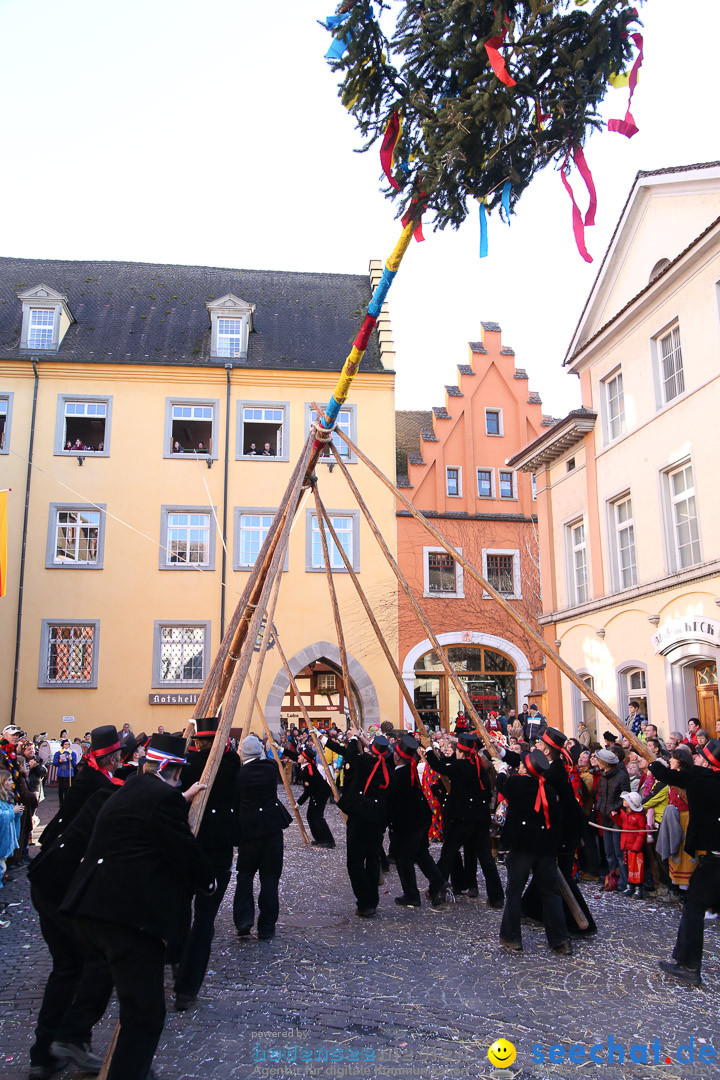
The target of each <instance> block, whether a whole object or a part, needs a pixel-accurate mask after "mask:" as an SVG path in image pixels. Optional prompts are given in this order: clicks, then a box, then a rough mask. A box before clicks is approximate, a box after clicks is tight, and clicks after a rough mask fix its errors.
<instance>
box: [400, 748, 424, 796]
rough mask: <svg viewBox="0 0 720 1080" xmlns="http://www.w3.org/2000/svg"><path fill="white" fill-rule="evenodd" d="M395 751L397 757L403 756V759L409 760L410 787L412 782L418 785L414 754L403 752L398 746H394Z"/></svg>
mask: <svg viewBox="0 0 720 1080" xmlns="http://www.w3.org/2000/svg"><path fill="white" fill-rule="evenodd" d="M395 753H396V754H398V756H399V757H401V758H404V759H405V761H409V762H410V787H413V785H414V784H417V786H418V787H420V776H419V774H418V769H417V762H416V761H415V755H414V754H404V753H403V751H402V750H401V749H400V747H399V746H396V747H395Z"/></svg>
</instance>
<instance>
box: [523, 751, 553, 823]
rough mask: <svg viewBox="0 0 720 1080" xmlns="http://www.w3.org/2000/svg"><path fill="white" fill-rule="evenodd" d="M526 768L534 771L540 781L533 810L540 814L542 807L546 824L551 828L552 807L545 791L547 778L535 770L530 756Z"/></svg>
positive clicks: (526, 759)
mask: <svg viewBox="0 0 720 1080" xmlns="http://www.w3.org/2000/svg"><path fill="white" fill-rule="evenodd" d="M525 768H526V769H527V771H528V772H529V773H532V775H533V776H534V777H535V779H536V780H537V782H538V793H537V798H536V799H535V806H534V807H533V810H534V811H535V813H536V814H539V813H540V810H541V808H542V811H543V813H544V815H545V824H546V826H547V827H548V829H549V828H550V808H549V807H548V801H547V792H546V791H545V778H544V777H543V776H541V775H540V773H539V772H536V771H535V769H534V768H533V766H532V764H531V762H530V761H529V760H528V758H525Z"/></svg>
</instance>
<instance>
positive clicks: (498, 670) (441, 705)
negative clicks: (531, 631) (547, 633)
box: [413, 644, 517, 731]
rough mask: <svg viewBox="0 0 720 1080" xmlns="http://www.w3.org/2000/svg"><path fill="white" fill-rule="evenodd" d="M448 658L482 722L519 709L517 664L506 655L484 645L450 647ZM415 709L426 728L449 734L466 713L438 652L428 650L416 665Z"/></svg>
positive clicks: (447, 652)
mask: <svg viewBox="0 0 720 1080" xmlns="http://www.w3.org/2000/svg"><path fill="white" fill-rule="evenodd" d="M444 651H445V654H446V655H447V658H448V660H449V662H450V665H451V666H452V668H453V670H454V671H456V672H457V675H458V677H459V679H460V682H461V684H462V686H463V687H464V689H465V690H466V692H467V694H468V696H469V698H470V700H471V701H472V703H473V705H474V706H475V709H476V710H477V712H478V715H479V716H480V719H481V720H484V719H485V718H486V717H487V714H488V713H489V712H500V711H502V712H505V713H507V710H508V709H517V680H516V670H515V664H514V663H513V661H512V660H511V659H510V657H509V656H507V655H506V654H505V653H502V652H499V651H498V650H497V649H495V648H489V647H487V646H484V645H473V644H470V645H451V646H447V647H446V648H445V649H444ZM413 693H414V701H415V706H416V708H417V710H418V712H419V713H420V716H421V717H422V719H423V721H424V722H425V725H426V727H428V728H431V729H434V730H438V729H441V730H443V731H448V730H450V729H451V728H452V727H453V726H454V720H455V717H456V716H457V714H458V713H459V712H463V713H464V712H465V706H464V705H463V703H462V699H461V697H460V695H459V693H458V691H457V689H456V687H455V685H454V684H453V682H452V680H451V679H450V676H449V675H447V674H446V672H445V670H444V669H443V666H442V664H441V662H440V658H439V657H438V654H437V652H435V651H434V650H429V651H428V652H426V653H424V654H423V655H422V656H420V657H419V658H418V659H417V660H416V662H415V679H414V686H413Z"/></svg>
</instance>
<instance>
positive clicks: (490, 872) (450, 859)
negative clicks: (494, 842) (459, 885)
mask: <svg viewBox="0 0 720 1080" xmlns="http://www.w3.org/2000/svg"><path fill="white" fill-rule="evenodd" d="M461 847H470V848H471V849H472V850H473V851H474V852H475V854H476V855H477V859H478V862H479V863H480V869H481V870H482V872H483V875H484V877H485V888H486V889H487V897H488V900H489V901H490V902H491V903H497V902H502V900H503V898H504V895H505V894H504V893H503V887H502V882H501V881H500V875H499V873H498V868H497V864H496V862H495V859H494V858H493V853H492V847H491V844H490V827H489V825H487V824H485V825H480V824H477V823H476V822H473V821H448V822H446V823H445V836H444V839H443V846H442V851H441V852H440V859H439V861H438V868H439V870H440V873H441V874H442V875H443V877H444V878H445V880H446V881H448V880H449V878H450V874H451V873H452V870H453V867H454V865H455V859H456V857H457V854H458V852H459V851H460V848H461Z"/></svg>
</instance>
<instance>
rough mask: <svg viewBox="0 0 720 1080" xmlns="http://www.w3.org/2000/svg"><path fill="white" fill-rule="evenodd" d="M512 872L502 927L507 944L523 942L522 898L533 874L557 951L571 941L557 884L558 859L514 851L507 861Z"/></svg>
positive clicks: (509, 873)
mask: <svg viewBox="0 0 720 1080" xmlns="http://www.w3.org/2000/svg"><path fill="white" fill-rule="evenodd" d="M505 862H506V865H507V871H508V879H507V899H506V900H505V910H504V911H503V917H502V923H501V924H500V937H501V938H503V940H504V941H520V940H521V939H522V933H521V919H522V895H523V889H524V888H525V885H526V884H527V880H528V878H529V877H530V874H532V876H533V880H534V881H535V882H536V883H537V889H538V892H539V894H540V899H541V902H542V914H543V922H544V923H545V933H546V934H547V939H548V944H549V945H550V946H551V948H553V949H554V948H557V946H558V945H562V943H563V942H564V941H567V939H568V936H569V935H568V931H567V926H566V925H565V916H564V915H563V905H562V897H561V896H560V890H559V888H558V882H557V874H558V871H557V862H556V860H555V856H554V855H533V854H532V853H531V852H528V851H513V850H511V851H510V853H509V855H508V857H507V859H506V860H505Z"/></svg>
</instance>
